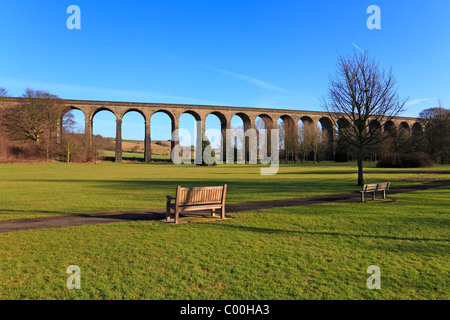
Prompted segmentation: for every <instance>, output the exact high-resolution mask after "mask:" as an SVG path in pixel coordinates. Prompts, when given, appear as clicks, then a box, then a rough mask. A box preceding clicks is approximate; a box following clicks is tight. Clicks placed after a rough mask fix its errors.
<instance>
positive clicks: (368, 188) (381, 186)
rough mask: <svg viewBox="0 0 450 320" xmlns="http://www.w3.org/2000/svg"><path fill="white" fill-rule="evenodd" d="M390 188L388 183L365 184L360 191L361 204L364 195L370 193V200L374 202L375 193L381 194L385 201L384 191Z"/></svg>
mask: <svg viewBox="0 0 450 320" xmlns="http://www.w3.org/2000/svg"><path fill="white" fill-rule="evenodd" d="M390 186H391V184H390V183H389V182H382V183H373V184H365V185H364V187H363V189H362V190H361V191H360V193H361V202H364V195H365V194H366V193H372V200H375V194H376V193H377V192H381V193H382V195H383V199H386V190H388V189H389V187H390Z"/></svg>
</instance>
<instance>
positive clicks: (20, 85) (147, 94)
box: [0, 78, 219, 105]
mask: <svg viewBox="0 0 450 320" xmlns="http://www.w3.org/2000/svg"><path fill="white" fill-rule="evenodd" d="M0 83H2V84H4V85H5V86H8V87H15V88H17V91H23V90H24V89H25V88H29V87H30V88H33V89H39V90H47V91H50V92H52V93H54V94H57V95H60V96H61V98H64V99H89V98H90V97H95V98H94V99H95V100H119V101H130V102H131V101H134V102H161V103H187V104H211V105H215V104H219V103H217V102H215V101H207V100H203V99H197V98H192V97H183V96H177V95H171V94H166V93H161V92H154V91H139V90H117V89H110V88H95V87H86V86H77V85H71V84H63V83H51V82H43V81H34V80H23V79H6V78H0Z"/></svg>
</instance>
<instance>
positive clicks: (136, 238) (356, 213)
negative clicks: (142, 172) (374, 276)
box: [0, 165, 450, 300]
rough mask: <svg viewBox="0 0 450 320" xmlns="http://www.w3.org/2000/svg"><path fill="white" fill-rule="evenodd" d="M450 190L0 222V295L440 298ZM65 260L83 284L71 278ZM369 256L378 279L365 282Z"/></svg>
mask: <svg viewBox="0 0 450 320" xmlns="http://www.w3.org/2000/svg"><path fill="white" fill-rule="evenodd" d="M107 167H109V168H111V170H112V169H114V171H120V168H122V167H126V166H113V165H111V166H107ZM161 168H162V167H161ZM309 169H310V170H311V171H312V168H309ZM161 170H162V169H161ZM286 170H288V169H286ZM289 170H293V171H296V170H300V168H296V169H294V168H290V169H289ZM302 170H306V169H302ZM316 170H317V169H316ZM324 170H325V169H324ZM342 170H343V171H345V170H348V169H345V170H344V169H342ZM130 171H131V172H133V170H132V169H130ZM188 171H189V170H188ZM16 175H17V172H16ZM74 175H75V174H74ZM29 178H33V177H29ZM10 179H12V178H11V177H10ZM19 181H21V180H20V179H19ZM343 182H344V183H343V185H344V189H345V188H346V185H347V184H348V185H351V183H350V181H349V182H347V181H346V179H344V180H343ZM119 185H120V184H119ZM100 186H101V184H100ZM132 189H133V188H131V189H123V188H122V189H120V190H121V191H122V192H124V191H126V190H128V191H129V190H132ZM99 190H100V189H99ZM333 190H334V189H333ZM327 191H329V190H327ZM107 192H108V190H104V193H103V195H105V194H107ZM109 192H113V191H112V190H109ZM286 192H287V191H286ZM124 193H126V192H124ZM449 194H450V188H449V187H444V188H439V189H430V190H426V191H420V192H413V193H406V194H398V195H396V196H395V197H396V198H397V199H398V201H397V202H395V203H391V202H386V201H380V200H377V201H368V202H366V203H329V204H321V205H314V206H305V207H294V208H282V209H271V210H261V211H254V212H242V213H236V214H232V217H233V218H234V219H232V220H227V221H221V222H214V223H200V224H185V225H178V226H175V225H170V224H165V223H161V222H157V221H141V222H132V223H114V224H108V225H94V226H82V227H69V228H61V229H48V230H30V231H21V232H14V233H6V234H0V243H1V244H2V245H1V246H0V257H2V259H1V260H0V299H444V300H447V299H449V298H450V293H449V287H448V284H449V280H450V278H449V271H450V265H449V261H450V259H449V258H450V257H449V256H450V246H449V242H450V229H449V227H450V216H449V214H450V211H449V208H450V197H449ZM238 199H239V198H238V197H235V198H234V200H238ZM41 205H42V204H37V205H36V208H39V206H41ZM72 264H75V265H77V266H79V267H80V268H81V277H82V278H81V286H82V288H81V290H68V289H67V288H66V280H67V277H68V275H67V274H66V273H65V272H66V269H67V267H68V266H69V265H72ZM369 265H378V266H379V267H380V268H381V290H369V289H367V288H366V280H367V278H368V276H369V275H368V274H367V273H366V269H367V267H368V266H369Z"/></svg>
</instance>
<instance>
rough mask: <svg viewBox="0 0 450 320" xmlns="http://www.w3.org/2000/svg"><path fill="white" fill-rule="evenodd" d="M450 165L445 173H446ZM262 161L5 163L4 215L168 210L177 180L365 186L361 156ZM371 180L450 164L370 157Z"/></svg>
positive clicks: (435, 174)
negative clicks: (274, 169)
mask: <svg viewBox="0 0 450 320" xmlns="http://www.w3.org/2000/svg"><path fill="white" fill-rule="evenodd" d="M444 171H446V172H447V173H446V174H442V173H443V172H444ZM259 173H260V166H257V165H223V166H217V167H198V166H195V165H179V166H176V165H172V164H163V163H161V164H144V163H122V164H120V163H117V164H116V163H101V164H97V165H95V164H66V163H50V164H45V163H44V164H5V165H0V177H1V179H0V194H1V197H0V221H4V220H12V219H22V218H38V217H50V216H62V215H76V214H91V213H107V212H111V213H115V212H130V211H146V210H162V209H164V206H165V197H166V195H168V194H174V192H175V189H176V187H177V185H182V186H213V185H222V184H225V183H227V184H228V190H229V191H228V194H227V202H228V203H237V202H252V201H261V200H273V199H283V198H300V197H308V196H316V195H326V194H334V193H345V192H353V191H356V190H359V187H357V186H356V178H357V170H356V166H355V164H354V163H347V164H335V163H321V164H319V165H314V164H298V165H282V166H281V167H280V170H279V173H278V174H277V175H273V176H261V175H260V174H259ZM365 177H366V182H368V183H369V182H380V181H385V180H388V181H390V182H391V183H392V186H393V187H399V186H405V185H411V184H415V183H423V182H426V181H430V180H439V179H445V178H446V179H450V166H449V165H447V166H440V165H437V166H435V167H433V168H427V169H403V170H402V169H377V168H375V165H374V164H371V163H368V164H367V169H366V176H365Z"/></svg>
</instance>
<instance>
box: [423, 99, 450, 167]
mask: <svg viewBox="0 0 450 320" xmlns="http://www.w3.org/2000/svg"><path fill="white" fill-rule="evenodd" d="M419 118H420V121H421V122H422V124H423V127H424V138H425V141H426V148H427V149H428V150H427V151H428V153H429V154H430V155H431V156H432V157H433V158H434V159H435V160H439V162H440V163H441V164H444V163H446V162H447V161H448V160H450V159H449V157H450V110H449V109H445V108H444V107H443V106H442V103H441V101H439V106H438V107H436V108H430V109H426V110H424V111H422V112H421V113H420V114H419Z"/></svg>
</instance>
